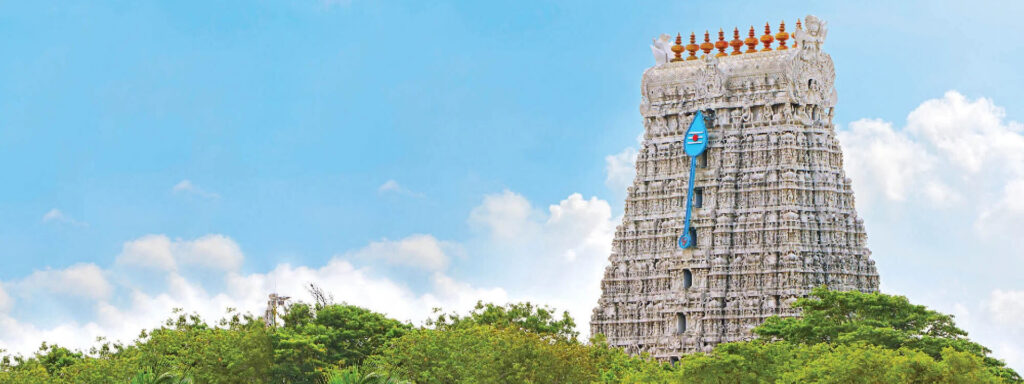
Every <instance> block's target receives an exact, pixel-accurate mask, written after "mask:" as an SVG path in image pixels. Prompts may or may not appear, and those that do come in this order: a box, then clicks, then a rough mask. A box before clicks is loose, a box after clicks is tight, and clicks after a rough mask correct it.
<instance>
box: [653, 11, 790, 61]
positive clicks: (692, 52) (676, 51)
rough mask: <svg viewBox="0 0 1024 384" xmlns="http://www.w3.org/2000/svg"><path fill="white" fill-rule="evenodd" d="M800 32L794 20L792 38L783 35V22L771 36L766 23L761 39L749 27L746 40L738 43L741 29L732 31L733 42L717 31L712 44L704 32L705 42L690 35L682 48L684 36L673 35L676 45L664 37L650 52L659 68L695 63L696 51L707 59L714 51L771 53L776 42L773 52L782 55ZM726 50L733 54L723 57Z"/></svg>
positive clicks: (769, 25)
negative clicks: (790, 41) (789, 41)
mask: <svg viewBox="0 0 1024 384" xmlns="http://www.w3.org/2000/svg"><path fill="white" fill-rule="evenodd" d="M802 32H803V28H802V25H801V24H800V19H797V21H796V31H794V32H793V35H792V36H791V35H790V34H789V33H788V32H786V22H785V21H783V22H781V23H779V31H778V33H775V34H774V35H773V34H772V31H771V24H769V23H765V24H764V34H763V35H761V37H760V38H758V37H757V36H756V34H755V32H754V27H753V26H751V27H750V31H749V32H748V36H747V38H746V39H740V29H739V28H735V29H733V39H732V41H727V40H726V39H725V31H723V30H721V29H719V30H718V41H715V42H712V41H711V34H710V33H709V32H708V31H704V42H703V43H700V44H698V43H697V35H696V34H695V33H693V32H690V44H686V45H684V44H683V36H682V35H681V34H676V39H675V44H672V37H671V36H669V35H665V34H663V35H661V36H660V37H659V38H658V39H655V40H654V45H652V46H651V50H652V51H653V52H654V56H655V59H656V60H657V62H658V64H663V63H665V62H669V61H684V60H697V58H698V57H697V52H698V51H703V52H704V54H703V55H702V56H707V55H710V54H711V51H712V50H715V49H717V50H718V53H717V54H715V57H722V56H730V55H741V54H744V53H754V52H766V51H772V50H773V48H772V43H774V42H776V41H778V46H777V47H776V48H774V50H780V51H781V50H785V49H789V48H791V47H789V46H787V45H786V41H787V40H789V39H790V38H791V37H795V36H796V35H798V34H800V33H802ZM758 43H760V44H762V45H763V46H764V47H763V48H761V49H758V48H757V45H758ZM744 45H745V46H747V49H746V51H744V50H742V48H743V46H744ZM729 47H732V52H731V53H726V50H728V49H729ZM796 47H797V42H796V41H794V42H793V45H792V48H796ZM683 52H688V53H689V54H688V56H687V57H685V58H684V57H683V56H682V54H683Z"/></svg>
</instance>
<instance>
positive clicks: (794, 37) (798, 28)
mask: <svg viewBox="0 0 1024 384" xmlns="http://www.w3.org/2000/svg"><path fill="white" fill-rule="evenodd" d="M796 30H797V31H803V30H804V28H803V26H801V25H800V19H796ZM793 48H796V32H793Z"/></svg>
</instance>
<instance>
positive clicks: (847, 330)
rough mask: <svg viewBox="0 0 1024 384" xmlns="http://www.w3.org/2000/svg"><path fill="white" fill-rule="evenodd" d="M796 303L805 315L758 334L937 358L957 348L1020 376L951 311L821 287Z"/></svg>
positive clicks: (773, 323)
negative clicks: (975, 339)
mask: <svg viewBox="0 0 1024 384" xmlns="http://www.w3.org/2000/svg"><path fill="white" fill-rule="evenodd" d="M794 306H795V307H797V308H800V309H801V310H802V314H801V317H789V318H780V317H771V318H768V319H767V320H766V321H765V322H764V323H763V324H761V325H760V326H758V327H757V328H754V333H755V334H757V335H759V336H761V337H764V338H767V339H772V340H785V341H789V342H793V343H800V344H818V343H828V344H838V345H852V344H857V343H865V344H868V345H874V346H879V347H883V348H888V349H893V350H896V349H900V348H907V349H911V350H915V351H920V352H923V353H925V354H927V355H928V356H931V357H932V358H936V359H941V358H942V356H943V353H944V352H943V351H944V350H945V349H947V348H952V349H953V350H955V351H959V352H967V353H970V354H973V355H975V356H977V357H979V358H980V359H982V360H983V361H984V362H985V365H986V366H988V367H989V368H990V369H991V370H992V372H993V373H995V374H997V375H999V376H1001V377H1006V378H1007V379H1011V380H1018V381H1019V380H1020V376H1019V375H1018V374H1017V373H1016V372H1014V371H1013V370H1011V369H1008V368H1006V367H1005V364H1004V363H1003V362H1002V361H999V360H997V359H995V358H992V357H990V356H989V353H990V352H991V351H990V350H989V349H988V348H985V347H984V346H982V345H980V344H978V343H975V342H973V341H971V340H969V339H968V338H967V332H965V331H964V330H962V329H960V328H958V327H957V326H956V324H955V323H954V321H953V317H952V316H950V315H946V314H942V313H939V312H936V311H933V310H930V309H928V308H926V307H925V306H923V305H914V304H911V303H910V301H909V300H907V298H906V297H903V296H893V295H886V294H882V293H862V292H856V291H848V292H842V291H830V290H828V289H826V288H824V287H819V288H816V289H814V290H813V291H812V292H811V294H810V295H809V296H808V297H805V298H801V299H798V300H797V301H796V303H794Z"/></svg>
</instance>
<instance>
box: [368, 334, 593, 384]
mask: <svg viewBox="0 0 1024 384" xmlns="http://www.w3.org/2000/svg"><path fill="white" fill-rule="evenodd" d="M590 352H591V351H590V346H587V345H585V344H582V343H579V342H575V341H563V340H553V339H552V338H551V337H550V336H545V335H541V334H538V333H535V332H525V331H523V330H522V329H519V328H513V327H505V328H496V327H494V326H491V325H463V326H459V327H455V328H445V329H419V330H415V331H412V332H409V333H408V334H406V335H404V336H402V337H400V338H398V339H395V340H393V341H392V342H391V343H390V344H388V346H387V347H385V348H383V349H382V350H381V351H379V352H378V354H376V355H374V356H372V357H371V358H370V359H368V360H367V363H366V364H365V366H366V367H368V368H371V369H374V370H376V371H378V372H383V373H388V374H394V375H397V376H399V377H402V378H405V379H409V380H412V381H414V382H417V383H481V384H485V383H500V384H506V383H590V382H594V381H596V380H598V379H599V375H598V372H599V366H598V360H597V359H595V358H594V357H595V356H594V355H593V354H591V353H590Z"/></svg>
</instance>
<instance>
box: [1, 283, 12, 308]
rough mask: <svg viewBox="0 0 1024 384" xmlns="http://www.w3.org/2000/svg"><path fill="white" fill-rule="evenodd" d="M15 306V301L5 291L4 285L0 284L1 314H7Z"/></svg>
mask: <svg viewBox="0 0 1024 384" xmlns="http://www.w3.org/2000/svg"><path fill="white" fill-rule="evenodd" d="M13 304H14V301H13V299H11V296H10V295H8V294H7V291H4V286H3V284H0V313H4V312H7V310H9V309H11V306H12V305H13Z"/></svg>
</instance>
